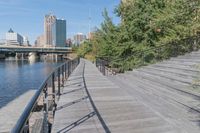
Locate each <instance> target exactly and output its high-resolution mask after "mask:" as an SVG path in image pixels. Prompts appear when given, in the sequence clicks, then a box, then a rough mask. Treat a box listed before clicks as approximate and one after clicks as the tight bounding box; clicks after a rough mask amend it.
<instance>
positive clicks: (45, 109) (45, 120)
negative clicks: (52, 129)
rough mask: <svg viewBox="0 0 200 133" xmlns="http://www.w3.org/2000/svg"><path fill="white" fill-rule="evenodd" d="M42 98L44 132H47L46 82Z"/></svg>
mask: <svg viewBox="0 0 200 133" xmlns="http://www.w3.org/2000/svg"><path fill="white" fill-rule="evenodd" d="M43 91H44V99H43V107H44V132H48V129H49V126H48V84H47V83H46V85H45V87H44V90H43Z"/></svg>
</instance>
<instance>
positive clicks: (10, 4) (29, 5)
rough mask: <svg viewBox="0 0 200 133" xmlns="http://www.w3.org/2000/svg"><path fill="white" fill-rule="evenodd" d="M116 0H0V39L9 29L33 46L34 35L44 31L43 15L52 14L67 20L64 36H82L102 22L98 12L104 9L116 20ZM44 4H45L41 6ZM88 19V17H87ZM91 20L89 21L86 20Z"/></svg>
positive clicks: (117, 19)
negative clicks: (19, 34) (26, 38)
mask: <svg viewBox="0 0 200 133" xmlns="http://www.w3.org/2000/svg"><path fill="white" fill-rule="evenodd" d="M119 2H120V0H117V1H116V0H110V1H109V2H107V1H101V0H97V1H92V0H84V4H83V2H82V0H77V1H74V0H69V1H64V0H60V1H59V2H56V1H53V0H51V1H47V0H44V1H39V0H34V1H33V0H31V1H28V2H27V1H25V0H8V1H5V0H2V1H0V11H1V13H0V16H1V17H3V18H4V19H2V20H1V22H0V29H1V30H0V39H4V38H5V35H4V34H5V32H6V31H7V29H9V28H13V29H15V31H17V32H19V33H21V34H23V35H26V36H28V37H29V40H30V43H31V44H32V45H33V44H34V41H35V40H36V38H37V37H38V36H39V35H41V34H42V33H43V31H44V28H43V24H44V23H43V20H44V19H43V18H44V15H45V14H48V13H53V14H55V15H56V16H57V18H60V19H62V18H63V19H65V20H66V21H67V38H72V37H73V36H74V35H75V34H77V33H79V32H81V33H83V34H85V35H87V34H88V32H89V27H91V30H92V29H93V28H94V27H99V26H100V24H101V23H102V22H103V17H102V12H103V10H104V8H106V9H107V10H108V12H109V15H110V16H111V17H112V18H113V21H114V23H115V24H117V23H119V21H120V19H119V18H117V17H115V15H114V13H113V12H114V8H115V7H116V6H117V5H118V4H119ZM45 3H46V6H41V5H44V4H45ZM89 18H91V20H90V19H89ZM90 21H91V22H90Z"/></svg>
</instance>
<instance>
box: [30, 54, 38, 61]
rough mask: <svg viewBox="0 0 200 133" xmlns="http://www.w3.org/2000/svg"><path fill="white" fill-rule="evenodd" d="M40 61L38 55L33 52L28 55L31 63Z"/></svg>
mask: <svg viewBox="0 0 200 133" xmlns="http://www.w3.org/2000/svg"><path fill="white" fill-rule="evenodd" d="M37 59H38V56H37V53H34V52H31V53H29V55H28V60H29V61H30V62H35V61H36V60H37Z"/></svg>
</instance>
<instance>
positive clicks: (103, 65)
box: [96, 59, 117, 76]
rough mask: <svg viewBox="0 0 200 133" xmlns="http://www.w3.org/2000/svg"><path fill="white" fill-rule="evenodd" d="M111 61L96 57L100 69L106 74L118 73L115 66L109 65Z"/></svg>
mask: <svg viewBox="0 0 200 133" xmlns="http://www.w3.org/2000/svg"><path fill="white" fill-rule="evenodd" d="M108 63H109V62H108V61H106V60H102V59H96V67H97V68H98V69H99V71H100V72H101V73H102V74H103V75H104V76H108V75H116V73H117V71H116V70H114V69H113V68H110V67H108V65H109V64H108Z"/></svg>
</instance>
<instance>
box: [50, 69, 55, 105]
mask: <svg viewBox="0 0 200 133" xmlns="http://www.w3.org/2000/svg"><path fill="white" fill-rule="evenodd" d="M51 78H52V101H53V107H54V108H55V109H56V94H55V83H54V82H55V73H53V74H52V77H51Z"/></svg>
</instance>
